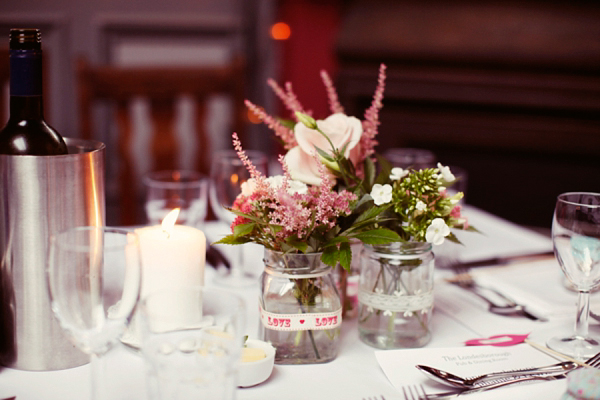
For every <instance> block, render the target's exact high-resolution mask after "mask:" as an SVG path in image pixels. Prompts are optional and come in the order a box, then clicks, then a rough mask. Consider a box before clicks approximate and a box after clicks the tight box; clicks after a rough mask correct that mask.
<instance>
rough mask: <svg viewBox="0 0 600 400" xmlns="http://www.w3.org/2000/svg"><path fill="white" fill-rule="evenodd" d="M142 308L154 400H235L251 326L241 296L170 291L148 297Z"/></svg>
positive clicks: (206, 290)
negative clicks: (247, 332)
mask: <svg viewBox="0 0 600 400" xmlns="http://www.w3.org/2000/svg"><path fill="white" fill-rule="evenodd" d="M181 301H185V302H186V304H187V305H188V307H187V308H186V310H185V312H182V311H181V309H180V307H178V304H180V302H181ZM139 310H140V325H141V326H140V328H141V338H142V347H141V349H142V354H143V356H144V359H145V360H146V364H147V366H148V368H147V374H148V375H147V378H148V379H147V384H148V394H149V396H150V399H152V400H188V399H220V400H232V399H234V397H235V391H236V388H237V385H238V379H239V364H240V362H241V355H242V347H243V342H244V333H245V323H246V321H245V315H246V310H245V305H244V302H243V300H242V299H241V298H240V297H239V296H237V295H235V294H233V293H229V292H227V291H224V290H218V289H212V288H210V289H209V288H203V287H190V288H188V289H183V290H176V291H174V290H168V291H163V292H154V293H152V294H149V295H148V296H146V297H145V298H144V299H143V300H142V301H141V303H140V305H139Z"/></svg>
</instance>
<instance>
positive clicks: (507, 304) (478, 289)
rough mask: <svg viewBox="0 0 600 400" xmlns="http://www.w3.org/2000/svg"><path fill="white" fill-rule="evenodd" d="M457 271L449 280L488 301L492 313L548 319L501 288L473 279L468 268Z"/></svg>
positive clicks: (538, 319)
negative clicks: (534, 313)
mask: <svg viewBox="0 0 600 400" xmlns="http://www.w3.org/2000/svg"><path fill="white" fill-rule="evenodd" d="M455 271H456V274H455V275H454V276H453V277H452V278H450V279H448V282H450V283H452V284H455V285H457V286H459V287H461V288H463V289H465V290H468V291H470V292H471V293H473V294H474V295H476V296H478V297H479V298H481V299H483V300H484V301H485V302H486V303H488V310H489V311H490V312H491V313H494V314H497V315H503V316H523V317H526V318H529V319H531V320H534V321H547V319H545V318H542V317H538V316H537V315H533V314H531V313H530V312H529V311H527V310H526V309H525V306H523V305H521V304H518V303H517V302H515V301H514V300H513V299H511V298H510V297H508V296H507V295H505V294H504V293H502V292H500V291H499V290H497V289H494V288H490V287H487V286H482V285H480V284H478V283H477V282H476V281H475V280H474V279H473V277H472V276H471V274H469V272H468V270H466V269H462V268H457V269H455ZM485 292H488V293H492V294H493V295H495V296H496V297H497V298H498V299H500V300H502V302H503V304H498V302H496V301H494V300H493V299H492V298H490V296H488V295H486V294H485Z"/></svg>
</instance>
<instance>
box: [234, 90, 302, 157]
mask: <svg viewBox="0 0 600 400" xmlns="http://www.w3.org/2000/svg"><path fill="white" fill-rule="evenodd" d="M244 104H246V107H248V109H249V110H250V111H252V112H253V113H254V115H256V116H257V117H258V118H259V119H260V120H261V121H263V122H264V123H265V124H267V126H268V127H269V129H272V130H273V132H275V135H276V136H277V137H279V138H280V139H281V141H282V142H283V147H284V148H285V149H286V150H289V149H291V148H293V147H295V146H296V145H297V144H298V143H297V142H296V137H295V136H294V131H293V130H291V129H289V128H288V127H286V126H284V125H282V124H281V122H279V121H277V119H275V118H273V117H272V116H270V115H269V114H267V113H266V112H265V110H263V109H262V108H261V107H259V106H257V105H255V104H253V103H252V102H250V101H249V100H246V101H244Z"/></svg>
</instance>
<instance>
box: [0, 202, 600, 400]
mask: <svg viewBox="0 0 600 400" xmlns="http://www.w3.org/2000/svg"><path fill="white" fill-rule="evenodd" d="M466 213H467V215H468V216H469V218H470V221H471V223H472V224H473V225H475V226H476V227H477V228H478V229H479V230H480V231H481V232H482V233H481V234H478V233H469V232H458V234H459V237H460V239H461V240H462V241H463V243H464V244H465V246H464V247H462V246H461V247H460V250H459V252H460V254H459V255H460V258H461V259H463V260H473V259H477V258H482V257H490V256H495V255H507V254H519V253H526V252H534V251H544V250H549V249H551V241H550V239H549V238H547V237H545V236H542V235H540V234H538V233H535V232H533V231H530V230H527V229H524V228H521V227H519V226H516V225H514V224H512V223H509V222H507V221H504V220H502V219H499V218H497V217H495V216H492V215H490V214H488V213H485V212H482V211H480V210H477V209H474V208H472V207H467V211H466ZM220 229H221V231H222V229H223V228H222V227H218V226H215V225H209V226H207V227H206V228H205V230H206V231H207V234H208V236H209V239H212V240H213V241H214V240H216V238H217V236H218V232H219V230H220ZM245 246H247V250H246V253H247V256H246V259H247V261H248V265H249V269H250V270H251V271H253V272H254V273H255V274H256V275H258V274H259V273H260V271H261V269H262V262H261V257H262V251H261V249H260V248H259V247H257V246H253V245H245ZM221 248H222V250H224V251H227V249H226V248H223V246H221ZM545 262H546V263H547V273H545V272H544V271H545V270H544V269H543V268H542V272H541V273H540V269H539V268H538V270H537V272H536V273H537V275H535V276H534V277H533V278H532V276H533V275H532V276H529V275H526V276H524V278H523V279H535V282H531V283H532V284H535V285H536V286H537V287H541V288H542V290H546V291H547V293H548V295H549V297H550V298H551V297H552V296H551V294H552V293H554V292H558V291H561V292H562V291H565V290H566V289H564V286H563V285H562V283H561V280H560V271H559V268H558V264H556V262H555V261H554V260H549V261H545ZM510 268H513V269H514V271H515V273H511V274H504V277H503V279H499V281H502V282H503V284H504V285H505V286H510V285H511V281H510V278H511V277H512V278H513V279H514V281H513V282H514V284H515V286H518V285H519V284H523V283H524V282H523V279H520V278H519V275H520V272H518V271H519V269H515V268H517V267H510ZM519 268H520V267H519ZM524 270H526V268H525V269H524ZM529 272H531V271H529ZM436 273H437V274H438V276H440V277H441V276H443V274H444V273H445V271H443V270H440V271H437V272H436ZM531 273H533V272H531ZM214 276H215V271H214V270H213V269H212V268H210V267H207V270H206V283H207V285H214V283H213V279H214ZM499 276H500V275H499ZM436 284H437V286H436V309H435V311H434V316H433V322H432V324H433V326H432V331H433V339H432V341H431V342H430V343H429V344H428V345H427V347H430V348H435V347H452V346H462V345H463V344H464V342H465V340H468V339H472V338H477V337H486V336H488V335H490V334H496V333H508V332H507V331H513V332H515V331H521V332H522V333H528V332H531V336H530V337H531V338H532V339H534V340H535V341H537V342H539V343H544V342H545V340H546V339H547V338H548V337H550V336H552V335H554V334H555V333H556V331H557V330H558V329H564V330H567V331H569V330H571V329H572V327H573V320H574V314H575V306H574V304H567V306H568V307H571V309H572V313H571V314H572V315H564V316H561V315H558V316H554V317H553V318H552V319H551V320H550V321H549V322H545V323H539V322H537V323H536V322H531V321H529V320H527V319H525V318H511V317H498V316H493V315H490V314H489V313H488V312H487V311H486V310H485V308H484V307H483V306H481V305H478V304H477V301H476V299H474V298H471V300H472V302H471V301H468V302H467V301H466V300H465V298H464V297H463V298H459V296H461V295H460V294H457V293H456V292H452V290H453V289H451V288H448V287H447V286H445V285H444V283H443V282H442V281H441V280H439V281H438V282H437V283H436ZM521 286H522V287H521V288H519V290H520V291H521V293H522V294H523V295H526V294H527V293H524V292H527V290H526V289H523V285H521ZM524 287H525V288H526V287H527V285H525V286H524ZM236 292H237V293H239V294H241V295H242V296H243V297H244V298H245V300H246V304H247V310H248V316H249V317H248V329H247V331H248V335H249V336H250V337H251V338H256V337H257V333H258V312H257V309H258V306H257V304H258V303H257V298H258V282H257V285H256V286H255V287H250V288H247V289H242V290H236ZM564 295H565V296H569V295H572V298H575V295H574V294H569V293H567V294H564ZM454 296H456V302H453V301H452V299H453V297H454ZM594 296H595V297H596V300H597V297H598V296H597V295H594ZM569 298H570V297H569ZM440 302H443V303H444V304H440ZM454 303H456V304H454ZM542 303H543V302H542ZM452 304H454V305H452ZM461 304H463V305H464V307H465V308H466V309H468V310H467V311H465V310H462V309H461V308H460V305H461ZM469 307H470V308H469ZM592 330H593V331H594V330H595V331H596V332H597V333H599V332H598V325H597V324H594V325H592ZM341 340H342V343H341V347H340V352H339V355H338V357H337V358H336V359H335V360H334V361H332V362H330V363H327V364H320V365H299V366H287V365H285V366H278V365H276V366H275V369H274V371H273V374H272V375H271V377H270V378H269V379H268V380H267V381H266V382H264V383H263V384H260V385H258V386H255V387H251V388H244V389H239V390H238V392H237V398H238V399H240V400H251V399H256V400H264V399H298V400H300V399H312V400H319V399H322V400H332V399H347V400H360V399H362V398H368V397H369V396H371V397H372V396H375V395H384V396H385V398H386V400H392V399H401V398H403V396H402V395H401V394H400V393H398V391H397V390H396V389H395V388H394V387H393V386H392V385H391V384H390V382H389V381H388V380H387V378H386V376H385V374H384V372H383V371H382V369H381V367H380V366H379V364H378V363H377V360H376V358H375V355H374V352H375V349H373V348H371V347H369V346H367V345H365V344H364V343H362V342H361V341H360V340H359V338H358V331H357V321H356V320H355V319H354V320H345V321H344V322H343V328H342V338H341ZM105 363H106V366H107V371H108V379H109V381H110V386H111V391H112V393H113V397H112V398H113V399H115V400H117V399H140V400H144V399H146V398H147V397H146V388H145V378H144V363H143V360H142V359H141V357H140V356H139V355H138V354H135V353H134V352H132V351H131V350H128V349H126V348H124V347H119V348H117V349H115V350H114V351H112V352H111V354H109V355H108V356H107V357H106V360H105ZM89 383H90V368H89V365H84V366H82V367H78V368H73V369H69V370H64V371H51V372H27V371H19V370H15V369H11V368H4V369H2V370H0V398H4V397H9V396H15V395H16V396H17V400H41V399H44V400H70V399H74V400H75V399H77V400H85V399H89V398H90V394H89V391H90V389H89V387H90V385H89ZM565 385H566V383H565V380H561V381H554V382H544V383H536V384H531V385H519V386H516V387H513V388H507V389H499V390H497V391H495V393H500V392H501V391H503V392H502V393H503V397H504V398H517V399H526V398H527V399H537V398H540V399H541V398H543V399H558V398H559V397H560V395H561V394H562V393H563V392H564V390H565ZM491 395H494V392H489V393H487V394H486V393H482V394H474V395H470V396H469V398H471V399H473V400H475V399H478V398H480V399H484V398H494V397H493V396H492V397H489V396H491ZM496 396H497V395H496Z"/></svg>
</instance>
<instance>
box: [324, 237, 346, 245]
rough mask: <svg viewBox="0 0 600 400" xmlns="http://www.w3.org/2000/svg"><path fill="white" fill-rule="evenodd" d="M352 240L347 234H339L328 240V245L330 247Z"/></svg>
mask: <svg viewBox="0 0 600 400" xmlns="http://www.w3.org/2000/svg"><path fill="white" fill-rule="evenodd" d="M349 241H350V239H348V237H347V236H337V237H335V238H333V239H331V240H330V241H328V242H327V245H326V247H329V246H331V245H334V244H335V245H337V244H338V243H348V242H349Z"/></svg>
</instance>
